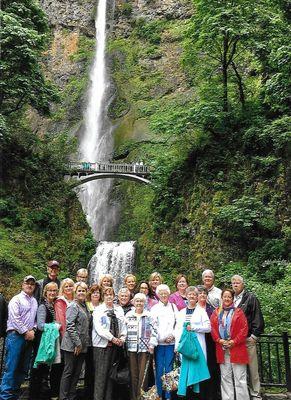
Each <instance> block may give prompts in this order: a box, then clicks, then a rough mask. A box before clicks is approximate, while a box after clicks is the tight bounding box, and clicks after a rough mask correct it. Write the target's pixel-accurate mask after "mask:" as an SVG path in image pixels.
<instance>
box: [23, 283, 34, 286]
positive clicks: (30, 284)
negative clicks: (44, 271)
mask: <svg viewBox="0 0 291 400" xmlns="http://www.w3.org/2000/svg"><path fill="white" fill-rule="evenodd" d="M24 284H25V285H27V286H35V282H24Z"/></svg>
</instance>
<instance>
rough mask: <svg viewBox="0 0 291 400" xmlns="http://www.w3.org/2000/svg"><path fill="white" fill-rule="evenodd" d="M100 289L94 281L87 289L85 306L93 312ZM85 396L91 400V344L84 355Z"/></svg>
mask: <svg viewBox="0 0 291 400" xmlns="http://www.w3.org/2000/svg"><path fill="white" fill-rule="evenodd" d="M100 298H101V289H100V287H99V285H97V283H94V284H93V285H92V286H91V287H90V288H89V290H88V293H87V301H86V306H87V309H88V310H89V311H90V313H91V314H93V311H94V310H95V308H97V307H98V306H99V304H100ZM89 334H90V338H91V337H92V324H90V329H89ZM84 386H85V397H86V399H87V400H93V396H94V361H93V346H88V348H87V353H86V356H85V379H84Z"/></svg>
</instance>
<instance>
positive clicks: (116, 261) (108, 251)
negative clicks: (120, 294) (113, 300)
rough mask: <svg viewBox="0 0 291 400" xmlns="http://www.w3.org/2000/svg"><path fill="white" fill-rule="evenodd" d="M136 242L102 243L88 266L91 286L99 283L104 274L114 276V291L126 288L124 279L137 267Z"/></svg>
mask: <svg viewBox="0 0 291 400" xmlns="http://www.w3.org/2000/svg"><path fill="white" fill-rule="evenodd" d="M135 249H136V242H134V241H131V242H105V241H100V242H99V243H98V245H97V248H96V253H95V254H94V256H93V257H92V258H91V260H90V261H89V264H88V270H89V284H90V285H92V284H93V283H98V281H99V278H100V277H101V276H102V275H104V274H110V275H112V277H113V279H114V285H113V287H114V290H115V292H116V293H117V291H118V290H119V289H120V288H121V287H123V286H124V283H123V281H124V277H125V275H126V274H129V273H132V272H133V271H134V267H135Z"/></svg>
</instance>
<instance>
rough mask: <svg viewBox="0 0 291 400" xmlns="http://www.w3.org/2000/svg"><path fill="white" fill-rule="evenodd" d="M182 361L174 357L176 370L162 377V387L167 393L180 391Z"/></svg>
mask: <svg viewBox="0 0 291 400" xmlns="http://www.w3.org/2000/svg"><path fill="white" fill-rule="evenodd" d="M180 365H181V363H180V359H179V356H175V355H174V368H173V370H172V371H170V372H167V373H166V374H164V375H163V376H162V387H163V390H165V391H167V392H174V391H175V390H177V389H178V383H179V378H180Z"/></svg>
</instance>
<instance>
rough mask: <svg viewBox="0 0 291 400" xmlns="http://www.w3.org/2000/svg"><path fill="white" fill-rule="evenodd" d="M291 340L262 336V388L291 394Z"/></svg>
mask: <svg viewBox="0 0 291 400" xmlns="http://www.w3.org/2000/svg"><path fill="white" fill-rule="evenodd" d="M290 339H291V337H290V336H289V335H288V334H287V333H286V332H283V333H282V334H281V335H261V337H260V341H259V343H258V347H257V353H258V360H259V371H260V379H261V384H262V386H265V387H279V388H285V389H287V392H291V374H290ZM4 344H5V342H4V339H1V338H0V381H1V376H2V372H3V366H4Z"/></svg>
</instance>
